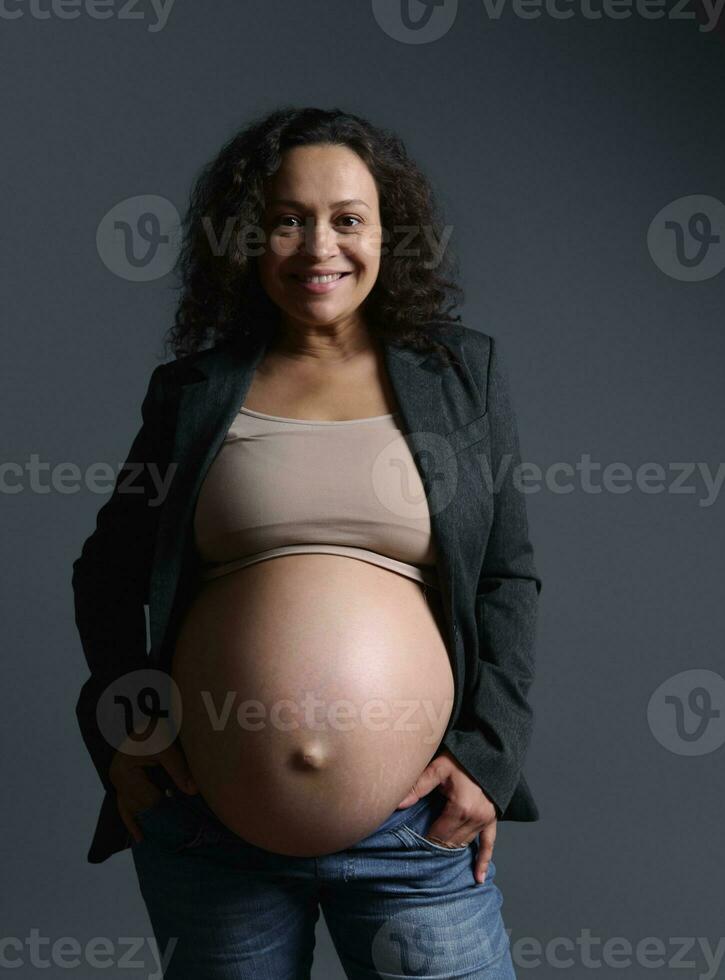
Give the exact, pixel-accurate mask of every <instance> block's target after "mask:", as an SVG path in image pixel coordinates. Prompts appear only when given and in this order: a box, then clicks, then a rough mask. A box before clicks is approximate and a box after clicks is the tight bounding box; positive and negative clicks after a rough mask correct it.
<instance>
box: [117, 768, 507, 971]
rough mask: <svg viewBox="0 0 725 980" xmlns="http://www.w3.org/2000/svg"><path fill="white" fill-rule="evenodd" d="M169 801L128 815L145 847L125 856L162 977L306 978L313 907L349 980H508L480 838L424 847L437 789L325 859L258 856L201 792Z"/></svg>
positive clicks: (439, 802)
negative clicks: (478, 866)
mask: <svg viewBox="0 0 725 980" xmlns="http://www.w3.org/2000/svg"><path fill="white" fill-rule="evenodd" d="M161 772H162V774H163V775H162V776H160V777H157V778H155V780H154V781H155V782H156V783H157V785H159V786H161V785H164V786H165V788H168V789H170V786H169V782H168V777H166V775H165V773H163V770H162V771H161ZM170 791H171V793H172V794H173V795H171V796H164V797H163V798H162V799H161V801H160V802H158V803H156V804H155V805H154V806H152V807H150V808H148V809H146V810H142V811H141V812H140V813H138V814H137V820H138V823H139V826H140V827H141V830H142V833H143V835H144V839H143V840H142V841H140V842H139V843H135V842H134V843H133V844H132V846H131V853H132V856H133V861H134V865H135V868H136V873H137V875H138V880H139V885H140V889H141V894H142V896H143V899H144V902H145V903H146V908H147V910H148V913H149V918H150V920H151V926H152V929H153V932H154V936H155V939H156V943H157V945H158V947H159V955H160V957H161V958H162V961H163V959H164V957H167V958H168V960H167V964H166V969H165V972H164V978H165V980H247V978H249V980H303V978H305V980H306V978H309V976H310V967H311V964H312V954H313V949H314V943H315V923H316V922H317V919H318V917H319V910H320V907H321V908H322V911H323V912H324V916H325V922H326V923H327V927H328V929H329V932H330V935H331V937H332V941H333V943H334V944H335V948H336V950H337V953H338V955H339V957H340V960H341V962H342V965H343V968H344V971H345V974H346V976H347V977H348V978H350V980H375V978H378V977H379V978H392V977H395V978H400V977H425V978H426V980H433V978H440V980H444V978H445V980H453V978H460V980H464V978H465V980H512V978H513V980H516V974H515V972H514V968H513V963H512V961H511V955H510V950H509V940H508V936H507V934H506V931H505V929H504V924H503V920H502V917H501V911H500V909H501V904H502V901H503V899H502V895H501V892H500V890H499V889H498V888H497V887H496V885H495V884H494V877H495V874H496V868H495V865H494V862H493V861H491V862H490V863H489V867H488V874H487V876H486V881H485V882H484V884H483V885H479V884H478V883H477V882H476V880H475V878H474V876H473V867H474V860H475V856H476V851H477V848H478V839H477V838H476V839H475V840H474V841H473V842H472V843H471V844H469V845H467V846H464V847H458V848H446V847H443V846H442V845H438V844H434V843H432V842H431V841H428V840H426V839H425V834H426V833H427V831H428V828H429V827H430V826H431V825H432V824H433V822H434V820H435V819H436V817H437V816H438V814H439V813H440V812H441V810H442V809H443V806H444V805H445V797H444V796H443V794H442V793H441V792H440V791H439V790H438V789H434V790H433V791H432V792H431V793H429V794H428V795H427V796H425V797H423V798H422V799H421V800H419V801H418V802H417V803H416V804H414V805H413V806H412V807H408V809H406V810H396V811H394V812H393V813H392V814H391V815H390V817H388V819H387V820H385V821H384V822H383V823H382V824H381V826H380V827H378V829H377V830H376V831H374V832H373V833H372V834H370V835H369V836H368V837H366V838H365V839H364V840H361V841H359V842H358V843H357V844H355V845H354V846H353V847H350V848H349V849H348V850H345V851H339V852H337V853H334V854H326V855H324V856H323V857H289V856H288V855H282V854H275V853H272V852H271V851H267V850H264V849H263V848H260V847H256V846H254V845H253V844H250V843H248V842H247V841H245V840H243V839H242V838H240V837H238V836H237V835H236V834H234V833H232V832H231V831H229V830H228V829H227V828H226V827H225V826H224V825H223V824H222V823H221V822H220V821H219V820H218V819H217V818H216V817H215V815H214V814H213V812H212V811H211V810H210V809H209V807H208V805H207V804H206V802H205V801H204V799H203V798H202V796H201V795H200V794H197V795H195V796H188V795H187V794H185V793H183V792H181V791H180V790H171V789H170ZM174 940H176V944H175V946H174ZM172 948H173V952H171V950H172Z"/></svg>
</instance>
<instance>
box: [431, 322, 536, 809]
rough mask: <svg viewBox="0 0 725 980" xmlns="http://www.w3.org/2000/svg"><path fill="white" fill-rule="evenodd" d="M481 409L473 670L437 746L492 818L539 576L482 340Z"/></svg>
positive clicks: (501, 396) (517, 723)
mask: <svg viewBox="0 0 725 980" xmlns="http://www.w3.org/2000/svg"><path fill="white" fill-rule="evenodd" d="M489 342H490V347H489V359H488V379H487V388H486V391H487V395H486V409H487V413H488V416H489V421H490V432H491V476H492V478H493V481H494V488H495V486H496V480H497V479H501V483H500V488H499V489H498V490H494V503H493V521H492V526H491V530H490V534H489V539H488V542H487V546H486V552H485V555H484V558H483V563H482V567H481V572H480V576H479V578H478V584H477V589H476V597H475V616H476V627H477V633H478V660H477V671H476V672H475V675H474V678H473V680H472V683H471V685H470V686H469V685H468V684H467V690H466V692H465V706H466V710H465V715H466V716H467V718H468V719H469V721H468V723H467V725H466V728H465V729H457V728H455V727H454V728H452V729H451V730H450V731H449V732H448V734H447V735H446V737H445V738H444V740H443V741H444V745H445V746H446V747H447V748H448V749H449V750H450V752H451V754H452V755H453V756H455V757H456V759H457V760H458V761H459V762H460V764H461V765H462V766H463V767H464V768H465V769H466V770H467V771H468V773H469V774H470V775H471V776H472V777H473V778H474V779H475V780H476V782H477V783H478V784H479V786H480V787H481V788H482V789H483V791H484V793H485V794H486V796H488V797H489V799H491V801H492V802H493V803H494V805H495V807H496V811H497V816H498V817H499V818H500V817H501V815H502V814H503V812H504V811H505V810H506V808H507V806H508V804H509V802H510V800H511V798H512V796H513V795H514V792H515V790H516V788H517V785H518V783H519V780H520V778H521V775H522V768H523V764H524V759H525V756H526V752H527V749H528V746H529V743H530V740H531V733H532V728H533V712H532V709H531V706H530V705H529V703H528V700H527V695H528V692H529V688H530V686H531V683H532V681H533V679H534V660H535V651H534V646H535V634H536V620H537V607H538V597H539V593H540V592H541V579H540V577H539V575H538V573H537V570H536V567H535V564H534V554H533V548H532V545H531V542H530V540H529V528H528V520H527V514H526V503H525V494H524V493H523V491H522V490H521V489H520V488H519V487H518V486H517V476H518V466H519V464H520V462H521V453H520V445H519V436H518V427H517V421H516V415H515V409H514V405H513V402H512V397H511V391H510V385H509V380H508V372H507V369H506V367H505V366H504V365H503V364H502V361H501V355H500V352H499V349H498V344H497V342H496V341H495V339H494V338H489Z"/></svg>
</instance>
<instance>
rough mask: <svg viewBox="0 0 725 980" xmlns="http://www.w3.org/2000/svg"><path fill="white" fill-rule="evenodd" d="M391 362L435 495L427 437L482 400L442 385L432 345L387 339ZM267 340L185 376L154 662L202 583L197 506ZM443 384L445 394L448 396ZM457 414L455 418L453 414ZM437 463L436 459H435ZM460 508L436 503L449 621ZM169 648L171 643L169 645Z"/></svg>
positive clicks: (207, 356)
mask: <svg viewBox="0 0 725 980" xmlns="http://www.w3.org/2000/svg"><path fill="white" fill-rule="evenodd" d="M383 349H384V357H385V363H386V367H387V370H388V375H389V378H390V383H391V385H392V388H393V390H394V392H395V395H396V398H397V400H398V404H399V407H400V413H401V416H402V423H403V425H402V434H403V436H404V438H405V439H406V442H407V443H408V446H409V448H410V451H411V453H412V455H413V459H414V461H415V464H416V466H417V468H418V471H419V472H420V475H421V479H422V481H423V485H424V487H425V491H426V496H427V497H428V499H429V501H431V503H433V501H434V500H435V494H436V480H435V472H434V471H433V469H432V466H429V465H428V463H429V462H430V461H432V460H433V459H434V454H432V453H431V452H430V451H428V450H429V448H430V444H429V443H428V446H426V441H427V440H429V439H430V438H431V434H433V438H435V437H436V436H444V435H445V434H446V433H447V432H450V431H451V429H452V428H455V427H457V426H461V425H462V424H465V422H466V421H469V420H470V419H471V418H472V417H473V416H474V415H475V414H476V410H477V408H479V407H480V406H476V405H475V404H473V403H472V402H470V401H465V402H461V400H460V397H456V395H455V392H456V391H457V390H460V391H463V388H460V387H459V388H457V387H456V386H454V385H450V386H446V388H445V389H444V388H443V377H444V373H445V375H446V376H448V372H449V369H448V368H442V367H440V366H439V364H438V362H437V360H436V359H435V358H433V357H431V356H430V355H429V354H427V353H426V352H418V351H415V350H413V349H412V348H408V347H399V346H396V345H393V344H389V343H384V344H383ZM266 350H267V344H266V343H265V344H263V345H262V346H260V347H258V348H257V349H256V350H255V351H254V352H253V353H252V354H249V353H245V352H242V351H240V350H239V349H238V348H237V347H235V346H234V345H233V344H224V345H220V346H219V347H216V348H213V349H210V350H208V351H205V352H203V355H202V356H201V357H200V358H199V359H198V360H197V361H196V363H195V364H193V365H189V373H190V376H189V378H188V379H187V380H185V381H182V382H181V392H180V396H179V406H178V416H177V425H176V434H175V438H174V445H173V450H172V456H171V462H172V463H175V464H176V467H177V468H176V471H175V473H174V476H173V479H172V480H171V487H170V489H169V493H168V497H167V499H166V502H165V504H164V507H163V511H162V514H161V515H160V518H159V527H158V533H157V541H156V546H155V551H154V559H153V567H152V570H151V582H150V596H151V598H150V633H151V650H150V660H151V663H152V664H154V665H165V664H167V663H169V662H170V660H169V658H170V656H171V650H170V648H169V647H170V643H169V642H168V641H170V640H171V639H172V638H173V636H174V635H175V632H176V624H177V622H178V620H179V617H180V616H181V615H182V613H183V610H184V609H185V608H186V605H187V603H188V602H189V601H190V600H191V598H192V596H193V591H194V587H195V584H196V574H195V573H196V570H197V568H198V561H197V558H196V552H195V545H194V537H193V514H194V508H195V504H196V499H197V496H198V493H199V491H200V489H201V485H202V483H203V480H204V478H205V476H206V474H207V471H208V469H209V467H210V465H211V463H212V462H213V460H214V458H215V456H216V455H217V453H218V452H219V450H220V448H221V445H222V443H223V441H224V437H225V436H226V434H227V431H228V430H229V427H230V426H231V424H232V422H233V421H234V419H235V417H236V415H237V413H238V412H239V409H240V408H241V406H242V405H243V404H244V400H245V398H246V395H247V391H248V390H249V388H250V386H251V382H252V378H253V376H254V372H255V371H256V368H257V366H258V364H259V363H260V362H261V360H262V358H263V357H264V354H265V352H266ZM444 390H445V392H447V397H444ZM454 420H455V421H454ZM436 465H437V464H436ZM454 511H455V508H453V507H450V506H444V507H439V506H432V507H431V529H432V533H433V536H434V539H435V542H436V548H437V554H438V575H439V579H440V585H441V590H442V593H443V599H444V606H445V608H446V615H447V616H448V620H449V625H450V624H451V623H452V620H453V588H454V586H453V580H454V571H453V568H452V564H453V554H452V551H453V545H454V542H455V520H456V518H455V513H454ZM167 648H169V649H167Z"/></svg>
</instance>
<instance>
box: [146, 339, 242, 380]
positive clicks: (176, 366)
mask: <svg viewBox="0 0 725 980" xmlns="http://www.w3.org/2000/svg"><path fill="white" fill-rule="evenodd" d="M225 346H226V345H225V344H224V343H222V344H220V345H218V346H214V347H206V348H204V350H199V351H194V352H193V353H191V354H182V355H181V357H175V358H173V359H172V360H170V361H165V362H164V363H163V364H158V365H157V366H156V368H154V371H153V374H152V378H153V379H154V380H155V381H157V382H158V384H159V385H160V386H161V387H163V388H165V389H171V388H174V387H177V386H178V385H182V384H185V383H186V382H187V381H195V380H198V379H199V377H201V376H202V375H204V373H205V372H204V368H205V366H206V365H208V364H209V363H210V362H211V361H212V360H213V359H214V358H215V357H217V356H218V355H219V352H220V350H221V349H222V348H224V347H225Z"/></svg>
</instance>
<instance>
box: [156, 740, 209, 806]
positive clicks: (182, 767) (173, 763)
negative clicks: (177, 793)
mask: <svg viewBox="0 0 725 980" xmlns="http://www.w3.org/2000/svg"><path fill="white" fill-rule="evenodd" d="M157 759H158V761H159V762H160V763H161V765H162V766H163V767H164V769H165V770H166V771H167V773H168V774H169V775H170V776H171V778H172V779H173V780H174V782H175V783H176V785H177V786H178V787H179V789H180V790H183V792H184V793H192V794H193V793H198V792H199V787H198V786H197V785H196V783H195V781H194V777H193V776H192V775H191V770H190V769H189V766H188V763H187V761H186V759H185V758H184V754H183V752H182V751H181V749H179V747H178V746H176V745H170V746H169V748H168V749H166V750H165V751H164V752H160V753H159V754H158V756H157Z"/></svg>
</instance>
